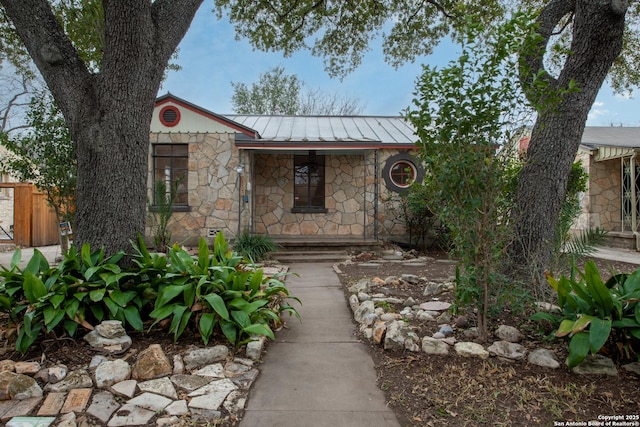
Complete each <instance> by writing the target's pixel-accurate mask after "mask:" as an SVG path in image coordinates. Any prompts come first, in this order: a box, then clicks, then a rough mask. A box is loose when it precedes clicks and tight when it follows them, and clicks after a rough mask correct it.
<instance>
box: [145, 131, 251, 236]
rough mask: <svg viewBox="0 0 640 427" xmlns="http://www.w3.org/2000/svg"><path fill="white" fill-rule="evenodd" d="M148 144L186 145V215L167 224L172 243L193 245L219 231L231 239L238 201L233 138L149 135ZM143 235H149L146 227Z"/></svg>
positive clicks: (225, 135) (235, 227)
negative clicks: (187, 161) (187, 191)
mask: <svg viewBox="0 0 640 427" xmlns="http://www.w3.org/2000/svg"><path fill="white" fill-rule="evenodd" d="M150 141H151V143H152V144H155V143H158V144H163V143H169V144H180V143H187V144H189V174H188V186H189V187H188V188H189V211H188V212H174V214H173V216H172V219H171V221H170V223H169V231H170V232H171V233H172V241H174V242H180V243H183V244H193V243H197V241H198V239H199V238H200V237H205V238H213V237H214V235H215V233H216V232H219V231H222V232H223V233H224V235H225V237H227V238H231V237H233V236H235V235H236V234H237V230H238V210H239V200H238V190H237V189H238V173H237V172H236V169H235V168H236V166H237V165H238V155H237V150H236V148H235V145H234V135H233V134H228V133H218V134H205V133H198V134H187V133H161V134H158V133H152V134H151V135H150ZM152 151H153V150H150V151H149V178H148V188H149V190H148V196H149V199H151V197H152V194H151V191H152V190H151V188H152V185H153V171H152V167H153V161H152ZM147 224H149V221H147ZM147 235H148V236H152V235H153V232H152V230H150V229H149V227H147Z"/></svg>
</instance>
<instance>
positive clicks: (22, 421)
mask: <svg viewBox="0 0 640 427" xmlns="http://www.w3.org/2000/svg"><path fill="white" fill-rule="evenodd" d="M55 420H56V417H14V418H12V419H11V420H10V421H9V422H8V423H7V427H49V426H50V425H51V424H53V422H54V421H55Z"/></svg>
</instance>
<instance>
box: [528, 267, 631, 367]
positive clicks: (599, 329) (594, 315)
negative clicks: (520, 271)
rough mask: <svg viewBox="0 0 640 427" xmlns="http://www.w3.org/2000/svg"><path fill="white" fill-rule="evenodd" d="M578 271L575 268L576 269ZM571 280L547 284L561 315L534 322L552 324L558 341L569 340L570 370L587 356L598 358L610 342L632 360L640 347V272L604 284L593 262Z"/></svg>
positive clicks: (541, 315) (546, 315)
mask: <svg viewBox="0 0 640 427" xmlns="http://www.w3.org/2000/svg"><path fill="white" fill-rule="evenodd" d="M574 269H575V267H574ZM577 272H578V277H575V274H574V271H573V270H572V274H571V277H570V278H567V277H566V276H564V275H563V276H561V277H560V279H559V280H556V279H555V278H554V277H553V276H551V275H550V274H547V281H548V283H549V285H551V287H552V288H553V289H554V291H555V292H556V293H557V295H558V305H559V306H560V310H561V311H560V313H558V314H550V313H536V314H535V315H534V316H533V317H532V318H533V319H534V320H546V321H551V322H552V323H553V324H554V325H555V326H556V327H557V329H556V331H555V334H554V335H555V336H556V337H569V338H570V341H569V355H568V357H567V361H566V363H567V366H569V367H570V368H573V367H575V366H577V365H578V364H580V363H581V362H582V361H583V360H584V359H585V357H586V356H587V354H589V353H591V354H595V353H597V352H598V351H600V350H601V349H602V348H603V347H604V346H605V345H606V344H607V342H609V343H610V344H611V345H612V346H614V347H615V348H617V349H619V350H621V351H622V352H623V354H622V355H623V356H624V357H627V358H629V357H631V356H632V355H633V354H634V353H635V351H636V350H635V349H637V348H638V347H637V346H638V344H640V303H639V301H640V269H638V270H636V271H635V272H634V273H631V274H626V273H623V274H619V275H616V276H613V277H612V278H611V279H609V280H608V281H607V282H604V281H603V280H602V278H601V276H600V273H599V272H598V268H597V267H596V265H595V263H594V262H593V261H587V263H586V264H585V268H584V272H582V271H580V270H577Z"/></svg>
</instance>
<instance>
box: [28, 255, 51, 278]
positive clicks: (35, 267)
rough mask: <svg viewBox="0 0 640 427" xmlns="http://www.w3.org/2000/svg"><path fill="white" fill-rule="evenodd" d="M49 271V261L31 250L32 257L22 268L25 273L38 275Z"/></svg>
mask: <svg viewBox="0 0 640 427" xmlns="http://www.w3.org/2000/svg"><path fill="white" fill-rule="evenodd" d="M47 270H49V261H47V257H45V256H44V255H43V254H42V252H40V251H39V250H38V249H34V250H33V256H32V257H31V259H30V260H29V262H28V263H27V266H26V267H25V268H24V272H25V273H27V272H28V273H31V274H33V275H38V274H39V273H42V272H45V271H47Z"/></svg>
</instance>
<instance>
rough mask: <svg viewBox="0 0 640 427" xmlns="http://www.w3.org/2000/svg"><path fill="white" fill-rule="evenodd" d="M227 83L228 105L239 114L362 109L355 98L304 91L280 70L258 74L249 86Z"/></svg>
mask: <svg viewBox="0 0 640 427" xmlns="http://www.w3.org/2000/svg"><path fill="white" fill-rule="evenodd" d="M231 84H232V86H233V89H234V93H233V97H232V98H231V102H232V104H233V109H234V111H235V112H236V113H239V114H285V115H355V114H358V113H360V112H361V110H362V108H361V106H360V104H359V101H358V100H357V99H356V98H351V97H349V96H346V95H339V94H337V93H329V92H326V91H322V90H320V89H315V90H313V89H306V88H305V87H304V86H305V83H304V82H303V81H301V80H300V79H298V76H296V75H295V74H291V75H289V74H285V70H284V68H282V67H275V68H273V69H271V70H269V71H267V72H266V73H263V74H260V78H259V81H258V82H257V83H255V82H254V83H252V84H251V86H249V85H247V84H246V83H242V82H232V83H231Z"/></svg>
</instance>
